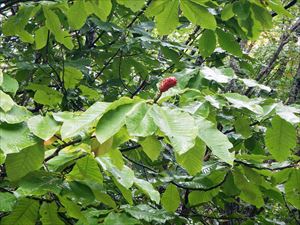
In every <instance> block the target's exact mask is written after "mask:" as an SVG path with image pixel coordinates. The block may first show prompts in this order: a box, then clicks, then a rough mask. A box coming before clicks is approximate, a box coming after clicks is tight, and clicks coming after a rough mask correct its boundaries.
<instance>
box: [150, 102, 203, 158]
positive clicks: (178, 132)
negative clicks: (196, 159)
mask: <svg viewBox="0 0 300 225" xmlns="http://www.w3.org/2000/svg"><path fill="white" fill-rule="evenodd" d="M151 116H152V118H153V120H154V122H155V124H156V125H157V126H158V127H159V129H160V130H161V131H162V132H163V133H165V134H166V135H167V136H168V138H169V139H170V141H171V144H172V145H173V147H174V151H175V152H176V153H178V154H179V155H181V154H183V153H185V152H187V151H188V150H189V149H191V148H192V147H193V146H194V145H195V139H196V136H197V132H198V129H197V127H196V124H195V120H194V119H193V117H191V116H190V115H189V114H188V113H185V112H182V111H180V110H179V109H170V108H168V107H160V106H158V105H154V106H153V108H152V110H151Z"/></svg>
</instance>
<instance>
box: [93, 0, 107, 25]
mask: <svg viewBox="0 0 300 225" xmlns="http://www.w3.org/2000/svg"><path fill="white" fill-rule="evenodd" d="M93 7H94V14H95V15H96V16H98V17H99V19H101V20H102V21H106V19H107V17H108V16H109V14H110V12H111V9H112V3H111V0H99V1H98V4H94V5H93Z"/></svg>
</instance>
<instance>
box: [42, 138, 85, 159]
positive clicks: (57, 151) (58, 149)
mask: <svg viewBox="0 0 300 225" xmlns="http://www.w3.org/2000/svg"><path fill="white" fill-rule="evenodd" d="M81 141H82V140H81V138H78V139H75V140H73V141H69V142H67V143H64V144H62V145H60V146H58V147H57V148H56V150H55V151H54V152H53V153H52V154H51V155H49V156H48V157H47V158H46V159H45V160H44V162H47V161H49V160H50V159H52V158H54V157H55V156H58V154H59V152H60V151H61V150H62V149H64V148H65V147H68V146H70V145H74V144H77V143H79V142H81Z"/></svg>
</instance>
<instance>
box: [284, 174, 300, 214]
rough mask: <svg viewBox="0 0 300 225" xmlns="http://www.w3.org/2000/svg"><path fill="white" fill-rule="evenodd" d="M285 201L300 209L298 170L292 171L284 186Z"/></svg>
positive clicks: (299, 176) (299, 175) (299, 177)
mask: <svg viewBox="0 0 300 225" xmlns="http://www.w3.org/2000/svg"><path fill="white" fill-rule="evenodd" d="M284 190H285V194H286V199H287V201H288V202H289V203H291V204H292V205H293V206H294V207H296V208H297V209H300V170H299V169H294V170H292V172H291V174H290V177H289V179H288V180H287V182H286V183H285V185H284Z"/></svg>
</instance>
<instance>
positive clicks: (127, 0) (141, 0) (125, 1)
mask: <svg viewBox="0 0 300 225" xmlns="http://www.w3.org/2000/svg"><path fill="white" fill-rule="evenodd" d="M117 2H118V3H119V4H121V5H124V6H126V7H127V8H130V9H131V10H132V11H133V12H136V11H138V10H140V9H141V8H142V7H143V6H144V5H145V0H134V1H132V0H117Z"/></svg>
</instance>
